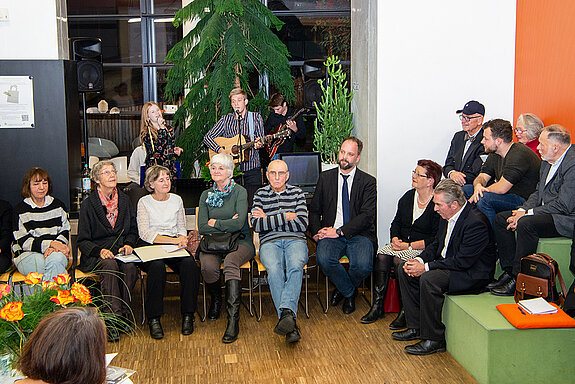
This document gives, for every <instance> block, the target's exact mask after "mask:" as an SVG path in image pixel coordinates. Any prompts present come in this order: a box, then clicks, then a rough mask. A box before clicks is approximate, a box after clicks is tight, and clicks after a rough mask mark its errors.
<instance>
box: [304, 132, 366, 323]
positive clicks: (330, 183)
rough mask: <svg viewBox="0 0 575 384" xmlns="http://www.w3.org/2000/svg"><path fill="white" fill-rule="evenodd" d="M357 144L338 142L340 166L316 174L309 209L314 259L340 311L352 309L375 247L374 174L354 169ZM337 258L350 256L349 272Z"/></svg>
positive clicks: (350, 139) (358, 152) (358, 153)
mask: <svg viewBox="0 0 575 384" xmlns="http://www.w3.org/2000/svg"><path fill="white" fill-rule="evenodd" d="M362 148H363V143H362V142H361V140H359V139H358V138H356V137H348V138H347V139H345V140H344V141H343V143H342V144H341V147H340V150H339V155H338V164H339V167H338V168H335V169H332V170H329V171H326V172H322V173H321V174H320V177H319V180H318V183H317V187H316V190H315V194H314V197H313V200H312V202H311V206H310V212H309V219H310V231H311V233H312V235H313V238H314V240H315V241H317V243H318V244H317V262H318V264H319V266H320V268H321V270H322V271H323V273H324V274H325V275H326V276H327V277H329V279H330V280H331V281H332V283H333V284H334V285H335V288H336V289H335V290H334V292H333V294H332V296H331V301H330V304H331V305H333V306H336V305H338V304H339V302H340V301H341V300H343V299H345V300H344V303H343V307H342V310H343V313H345V314H350V313H352V312H353V311H355V296H356V295H357V287H358V286H359V284H361V282H362V281H363V279H365V278H366V277H367V276H368V275H369V274H370V273H371V271H372V269H373V260H374V252H375V249H377V235H376V230H375V217H376V213H375V212H376V205H377V204H376V203H377V191H376V183H375V178H374V177H373V176H371V175H369V174H367V173H365V172H363V171H361V170H359V169H358V168H357V167H356V165H357V163H358V162H359V160H360V157H361V150H362ZM342 256H347V258H348V259H349V270H348V271H346V270H345V268H344V267H343V266H342V265H341V264H340V262H339V259H340V258H341V257H342Z"/></svg>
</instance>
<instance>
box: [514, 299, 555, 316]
mask: <svg viewBox="0 0 575 384" xmlns="http://www.w3.org/2000/svg"><path fill="white" fill-rule="evenodd" d="M518 304H519V307H520V308H521V309H523V310H524V311H526V312H527V313H529V314H532V315H545V314H548V313H556V312H557V308H555V307H554V306H552V305H551V304H549V303H548V302H547V300H545V299H544V298H542V297H538V298H536V299H528V300H519V303H518Z"/></svg>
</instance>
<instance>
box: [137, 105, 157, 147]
mask: <svg viewBox="0 0 575 384" xmlns="http://www.w3.org/2000/svg"><path fill="white" fill-rule="evenodd" d="M154 105H155V106H156V107H158V108H159V109H160V110H161V108H160V106H159V105H158V104H157V103H155V102H153V101H148V102H147V103H146V104H144V106H143V107H142V118H141V120H140V142H142V143H143V142H144V138H145V137H146V135H147V134H148V133H150V134H151V135H152V137H153V140H156V139H157V138H158V129H157V128H156V127H154V124H152V123H151V122H150V119H149V117H148V109H150V107H152V106H154Z"/></svg>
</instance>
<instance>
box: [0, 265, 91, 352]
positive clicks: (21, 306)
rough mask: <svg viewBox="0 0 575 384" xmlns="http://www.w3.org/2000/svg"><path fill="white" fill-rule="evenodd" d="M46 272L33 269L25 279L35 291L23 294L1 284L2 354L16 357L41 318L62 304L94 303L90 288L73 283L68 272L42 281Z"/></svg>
mask: <svg viewBox="0 0 575 384" xmlns="http://www.w3.org/2000/svg"><path fill="white" fill-rule="evenodd" d="M42 276H43V274H41V273H37V272H31V273H29V274H28V275H27V276H26V279H25V280H24V282H25V283H26V284H27V285H29V286H31V287H32V292H33V293H32V294H30V295H26V296H23V297H21V296H20V295H17V294H16V292H14V289H12V287H11V286H10V285H7V284H0V308H1V309H0V354H1V353H6V352H7V353H9V354H10V355H11V356H12V357H13V358H14V359H15V357H16V356H18V355H19V354H20V350H21V348H22V346H23V345H24V343H25V342H26V340H27V339H28V337H29V336H30V335H31V334H32V332H33V331H34V329H35V328H36V326H37V325H38V323H39V322H40V320H42V319H43V318H44V317H45V316H46V315H47V314H49V313H50V312H54V311H57V310H58V309H60V308H62V307H69V306H85V305H87V304H90V303H92V297H91V296H90V291H89V290H88V288H86V287H85V286H84V285H82V284H80V283H77V282H76V283H74V284H72V287H71V288H70V287H68V284H69V283H70V276H69V275H68V274H59V275H58V276H56V277H54V279H53V281H42Z"/></svg>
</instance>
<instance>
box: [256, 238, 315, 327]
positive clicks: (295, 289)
mask: <svg viewBox="0 0 575 384" xmlns="http://www.w3.org/2000/svg"><path fill="white" fill-rule="evenodd" d="M260 260H261V261H262V264H263V265H264V267H265V268H266V271H267V273H268V283H269V285H270V290H271V291H272V299H273V301H274V305H275V306H276V310H277V312H278V318H279V316H280V315H281V310H282V309H291V311H292V312H293V313H294V314H297V304H298V300H299V294H300V292H301V282H302V277H303V267H304V265H306V264H307V260H308V254H307V243H306V241H305V240H301V239H279V240H274V241H268V242H265V243H263V244H262V245H261V246H260Z"/></svg>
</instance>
